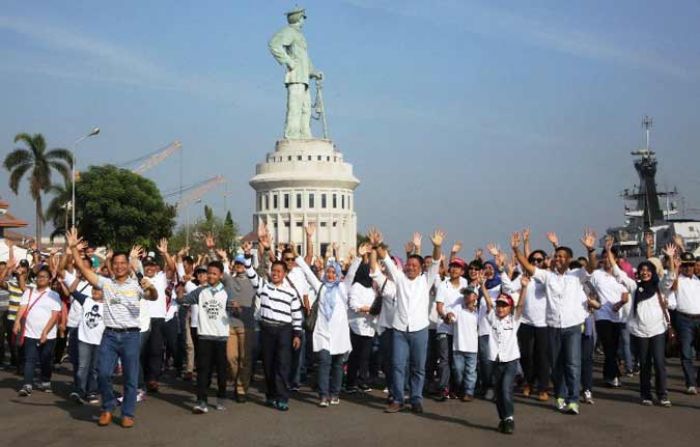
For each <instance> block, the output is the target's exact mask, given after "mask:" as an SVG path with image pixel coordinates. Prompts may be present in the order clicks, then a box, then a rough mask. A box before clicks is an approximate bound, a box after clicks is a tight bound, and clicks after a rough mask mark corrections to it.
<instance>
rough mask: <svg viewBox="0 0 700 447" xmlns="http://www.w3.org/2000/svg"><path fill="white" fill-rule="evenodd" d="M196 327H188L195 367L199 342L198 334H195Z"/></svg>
mask: <svg viewBox="0 0 700 447" xmlns="http://www.w3.org/2000/svg"><path fill="white" fill-rule="evenodd" d="M197 334H198V332H197V328H196V327H191V328H190V337H191V338H192V346H193V347H194V366H195V368H197V358H198V357H197V351H199V349H197V348H198V344H199V341H198V340H199V336H198V335H197Z"/></svg>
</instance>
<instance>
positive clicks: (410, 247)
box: [403, 242, 416, 253]
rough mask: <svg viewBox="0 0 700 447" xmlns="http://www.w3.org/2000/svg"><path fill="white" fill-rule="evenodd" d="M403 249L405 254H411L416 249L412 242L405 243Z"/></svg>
mask: <svg viewBox="0 0 700 447" xmlns="http://www.w3.org/2000/svg"><path fill="white" fill-rule="evenodd" d="M403 248H404V251H405V252H406V253H413V250H414V249H415V248H416V247H415V245H413V242H406V245H404V246H403Z"/></svg>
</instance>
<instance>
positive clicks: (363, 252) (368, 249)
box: [357, 242, 372, 256]
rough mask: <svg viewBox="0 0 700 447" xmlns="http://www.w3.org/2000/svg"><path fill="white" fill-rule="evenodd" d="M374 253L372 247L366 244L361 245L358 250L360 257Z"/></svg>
mask: <svg viewBox="0 0 700 447" xmlns="http://www.w3.org/2000/svg"><path fill="white" fill-rule="evenodd" d="M371 252H372V246H371V245H370V244H368V243H367V242H365V243H364V244H361V245H360V247H359V248H358V249H357V254H359V255H360V256H364V255H368V254H370V253H371Z"/></svg>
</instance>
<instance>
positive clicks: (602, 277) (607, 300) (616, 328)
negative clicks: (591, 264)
mask: <svg viewBox="0 0 700 447" xmlns="http://www.w3.org/2000/svg"><path fill="white" fill-rule="evenodd" d="M610 253H611V254H612V256H613V258H614V259H615V262H617V259H618V256H617V249H616V248H615V247H611V249H610ZM602 259H603V266H602V268H599V269H597V270H595V271H594V272H593V274H592V275H591V281H590V284H591V286H592V287H593V289H594V290H595V293H596V295H597V296H598V299H599V301H600V309H598V310H596V311H595V327H596V334H597V335H598V337H599V339H600V343H601V345H602V346H603V353H604V354H605V362H604V365H603V380H604V381H605V383H606V384H607V385H608V386H610V387H619V386H620V379H619V373H620V371H619V367H618V364H617V363H618V355H617V351H618V347H619V345H620V334H621V332H622V330H623V329H624V326H625V322H624V320H623V319H622V316H621V315H620V310H621V309H622V307H623V306H624V305H625V304H626V303H627V302H628V300H629V293H628V292H627V289H626V288H625V287H624V286H623V285H622V284H621V283H620V282H618V281H617V279H616V278H615V277H614V276H613V274H612V268H613V264H610V261H609V259H608V254H607V252H605V251H603V253H602Z"/></svg>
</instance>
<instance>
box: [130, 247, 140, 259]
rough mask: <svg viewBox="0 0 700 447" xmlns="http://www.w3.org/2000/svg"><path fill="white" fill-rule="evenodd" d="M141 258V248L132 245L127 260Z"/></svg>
mask: <svg viewBox="0 0 700 447" xmlns="http://www.w3.org/2000/svg"><path fill="white" fill-rule="evenodd" d="M141 256H143V248H142V247H141V246H140V245H134V246H133V247H131V251H130V252H129V259H138V258H140V257H141Z"/></svg>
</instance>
